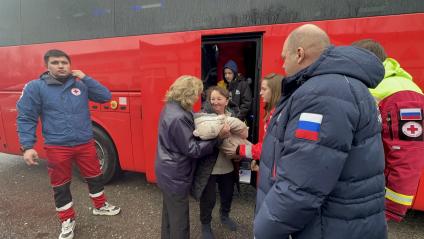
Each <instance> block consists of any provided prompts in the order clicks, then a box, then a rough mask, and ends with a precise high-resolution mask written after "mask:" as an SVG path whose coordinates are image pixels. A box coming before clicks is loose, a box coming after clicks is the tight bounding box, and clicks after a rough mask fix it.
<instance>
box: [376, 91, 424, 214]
mask: <svg viewBox="0 0 424 239" xmlns="http://www.w3.org/2000/svg"><path fill="white" fill-rule="evenodd" d="M379 108H380V112H381V117H382V123H383V127H382V128H383V132H382V137H383V145H384V151H385V155H386V167H385V170H384V174H385V177H386V216H387V217H388V218H390V219H393V220H395V221H401V220H402V218H403V216H404V215H405V214H406V211H407V210H408V208H410V207H411V206H412V203H413V200H414V196H415V194H416V192H417V188H418V183H419V180H420V177H421V171H422V169H423V167H424V158H423V156H422V155H424V139H423V110H424V95H422V94H419V93H417V92H414V91H399V92H397V93H395V94H393V95H390V96H389V97H387V98H385V99H384V100H382V101H381V102H380V103H379Z"/></svg>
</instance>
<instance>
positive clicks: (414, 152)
mask: <svg viewBox="0 0 424 239" xmlns="http://www.w3.org/2000/svg"><path fill="white" fill-rule="evenodd" d="M353 45H354V46H357V47H361V48H364V49H367V50H369V51H371V52H372V53H374V54H375V55H376V56H377V57H378V58H379V59H380V60H381V62H382V63H383V65H384V68H385V75H384V79H383V80H382V81H381V82H380V84H378V85H377V87H376V88H375V89H370V92H371V94H372V95H373V96H374V98H375V99H376V100H377V102H378V107H379V109H380V113H381V116H382V121H383V122H382V123H383V132H382V138H383V144H384V151H385V156H386V157H385V160H386V166H385V170H384V174H385V177H386V220H390V219H392V220H394V221H397V222H400V221H401V220H402V219H403V217H404V216H405V214H406V212H407V210H408V209H409V208H410V207H411V206H412V203H413V201H414V197H415V194H416V192H417V188H418V183H419V180H420V177H421V172H422V170H423V168H424V160H423V157H422V155H423V154H424V140H423V109H424V95H423V93H422V91H421V89H420V88H419V87H418V86H417V85H416V84H415V83H414V81H413V80H412V76H411V75H410V74H409V73H408V72H406V71H405V70H403V69H402V68H401V67H400V65H399V63H398V62H397V61H396V60H394V59H392V58H388V57H387V55H386V53H385V51H384V48H383V46H381V45H380V44H379V43H378V42H375V41H373V40H371V39H365V40H361V41H357V42H355V43H353Z"/></svg>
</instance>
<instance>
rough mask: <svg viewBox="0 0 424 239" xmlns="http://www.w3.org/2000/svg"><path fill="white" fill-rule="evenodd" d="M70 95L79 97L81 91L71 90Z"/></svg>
mask: <svg viewBox="0 0 424 239" xmlns="http://www.w3.org/2000/svg"><path fill="white" fill-rule="evenodd" d="M71 93H72V94H73V95H75V96H79V95H81V90H80V89H78V88H72V89H71Z"/></svg>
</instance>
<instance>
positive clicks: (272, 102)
mask: <svg viewBox="0 0 424 239" xmlns="http://www.w3.org/2000/svg"><path fill="white" fill-rule="evenodd" d="M282 81H283V76H282V75H278V74H275V73H270V74H268V75H266V76H265V77H264V78H263V79H262V82H261V91H260V93H259V94H260V95H261V97H262V101H263V102H264V105H265V106H264V110H265V116H264V122H265V124H264V137H265V134H266V129H267V127H268V124H269V121H270V120H271V117H272V114H273V113H274V110H275V106H276V105H277V103H278V101H279V100H280V97H281V85H282ZM261 152H262V140H261V141H259V142H258V143H257V144H254V145H248V144H242V145H239V147H238V148H237V151H236V154H237V155H239V156H240V157H243V158H250V159H253V160H252V164H251V169H252V170H253V171H259V167H258V166H257V161H258V160H259V159H260V157H261Z"/></svg>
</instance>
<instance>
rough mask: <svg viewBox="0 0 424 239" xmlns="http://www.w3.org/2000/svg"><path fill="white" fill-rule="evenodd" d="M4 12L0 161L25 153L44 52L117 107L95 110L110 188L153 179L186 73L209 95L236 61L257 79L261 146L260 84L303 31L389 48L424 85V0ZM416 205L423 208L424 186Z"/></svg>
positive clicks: (157, 2)
mask: <svg viewBox="0 0 424 239" xmlns="http://www.w3.org/2000/svg"><path fill="white" fill-rule="evenodd" d="M0 6H1V7H0V22H1V26H0V62H2V64H1V66H0V102H2V103H1V104H0V152H4V153H9V154H20V150H19V143H18V138H17V133H16V101H17V99H18V98H19V96H20V94H21V91H22V87H23V86H24V85H25V83H26V82H28V81H29V80H31V79H36V78H38V76H39V74H40V73H41V72H43V71H44V66H43V61H42V56H43V54H44V53H45V52H46V51H47V50H48V49H51V48H57V49H62V50H64V51H66V52H68V53H69V54H70V55H71V57H72V60H73V68H74V69H81V70H83V71H84V72H85V73H87V74H88V75H90V76H92V77H94V78H95V79H97V80H99V81H101V82H102V83H103V84H104V85H106V86H107V87H108V88H109V89H110V90H111V91H112V95H113V99H112V100H111V101H110V102H108V103H105V104H95V103H92V104H91V105H90V110H91V113H92V120H93V128H94V133H95V140H96V143H97V151H98V155H99V159H100V161H101V165H102V170H103V172H104V176H105V180H106V181H109V180H111V179H112V178H113V177H114V176H115V175H117V174H118V173H119V171H120V170H126V171H134V172H142V173H145V174H146V177H147V180H148V181H149V182H154V181H155V175H154V160H155V153H156V140H157V124H158V119H159V112H160V110H161V108H162V105H163V98H164V94H165V91H166V90H167V89H168V87H169V85H170V84H171V83H172V82H173V81H174V80H175V79H176V78H177V77H178V76H180V75H182V74H191V75H195V76H198V77H199V78H201V79H202V80H203V81H204V84H205V87H207V86H210V85H214V84H216V82H217V81H219V80H220V79H222V73H221V72H222V66H223V64H224V62H225V61H226V60H228V59H234V60H235V61H236V62H237V63H238V65H239V68H240V72H241V73H242V74H243V75H244V76H245V77H246V78H248V79H249V82H250V87H251V89H252V92H253V97H254V103H253V105H252V110H251V114H250V116H249V118H248V124H249V126H250V129H251V132H250V135H249V137H250V139H251V140H252V141H253V142H256V141H257V140H258V138H260V137H262V135H263V132H262V131H263V130H262V127H261V125H262V122H261V121H262V120H261V119H262V116H263V112H262V107H261V104H260V99H259V98H260V97H259V80H260V78H261V77H262V76H263V75H265V74H267V73H270V72H280V73H282V67H281V66H282V60H281V57H280V54H281V50H282V44H283V41H284V39H285V38H286V37H287V35H288V33H289V32H290V31H291V30H292V29H294V28H295V27H297V26H299V24H302V23H304V22H312V23H314V24H317V25H318V26H320V27H321V28H323V29H324V30H325V31H327V32H328V34H329V35H330V38H331V39H332V42H333V44H335V45H347V44H350V43H351V42H353V41H356V40H359V39H362V38H372V39H375V40H377V41H379V42H381V43H382V45H383V46H384V47H385V48H386V51H387V52H388V55H389V56H390V57H393V58H395V59H397V60H398V61H399V62H400V63H401V65H402V67H403V68H404V69H406V70H407V71H408V72H409V73H411V74H412V75H413V76H414V79H415V81H416V82H417V83H418V84H419V85H420V86H421V87H422V88H424V48H423V47H422V44H423V43H424V13H423V12H424V1H422V0H403V1H385V0H376V1H367V0H355V1H351V0H337V1H336V0H325V1H313V0H287V1H280V0H263V1H243V0H233V1H226V0H215V1H191V0H178V1H172V0H135V1H134V0H101V1H100V0H91V1H87V0H72V1H66V0H43V1H30V0H0ZM38 136H40V130H39V129H38ZM38 139H39V142H38V144H37V146H36V148H37V149H38V150H39V152H40V155H41V157H43V156H44V152H43V150H42V147H41V144H42V142H40V141H41V137H38ZM423 178H424V177H423ZM413 207H414V208H416V209H420V210H424V179H423V180H422V181H421V184H420V187H419V189H418V193H417V196H416V198H415V202H414V205H413Z"/></svg>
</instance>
